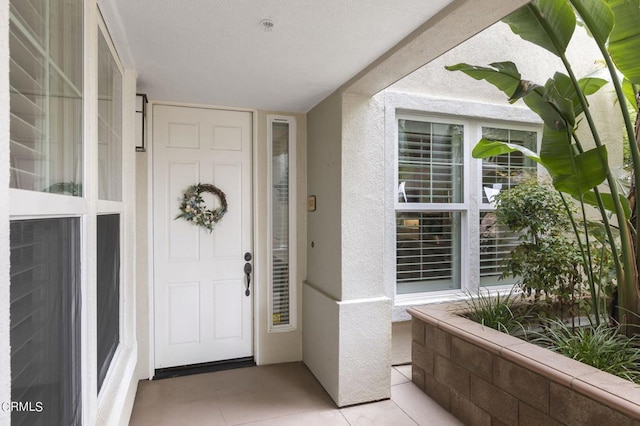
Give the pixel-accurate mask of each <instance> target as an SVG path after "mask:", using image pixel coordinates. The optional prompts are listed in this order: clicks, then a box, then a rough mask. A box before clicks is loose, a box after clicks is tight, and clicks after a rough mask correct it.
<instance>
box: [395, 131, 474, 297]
mask: <svg viewBox="0 0 640 426" xmlns="http://www.w3.org/2000/svg"><path fill="white" fill-rule="evenodd" d="M463 140H464V127H463V126H462V125H458V124H447V123H435V122H429V121H417V120H407V119H400V120H399V121H398V204H397V206H396V244H397V246H396V279H397V290H396V291H397V293H399V294H402V293H416V292H422V291H435V290H445V289H453V288H460V257H461V251H460V238H461V225H462V213H461V212H460V211H458V210H459V209H452V210H448V209H447V208H446V206H444V207H445V208H443V206H442V204H445V205H446V204H449V205H452V204H456V203H462V202H463V201H464V197H463V188H464V184H463V177H464V173H463V171H464V164H463V161H464V156H463ZM435 204H438V206H434V205H435ZM416 210H418V211H416Z"/></svg>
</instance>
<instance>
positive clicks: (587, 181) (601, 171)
mask: <svg viewBox="0 0 640 426" xmlns="http://www.w3.org/2000/svg"><path fill="white" fill-rule="evenodd" d="M572 168H573V170H566V172H567V174H562V175H556V176H554V177H553V186H555V187H556V189H557V190H558V191H562V192H566V193H568V194H571V195H574V196H576V195H578V196H579V195H583V194H585V193H586V192H588V191H589V190H591V189H593V188H595V187H596V186H598V185H600V184H601V183H602V182H604V180H605V179H606V178H607V148H606V147H605V146H604V145H602V146H599V147H597V148H593V149H590V150H589V151H585V152H583V153H581V154H578V155H576V156H575V157H574V158H573V164H572Z"/></svg>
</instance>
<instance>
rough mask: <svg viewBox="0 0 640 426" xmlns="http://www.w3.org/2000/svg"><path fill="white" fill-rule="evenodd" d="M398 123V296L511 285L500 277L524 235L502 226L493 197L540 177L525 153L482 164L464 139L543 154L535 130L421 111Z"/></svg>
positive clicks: (398, 117)
mask: <svg viewBox="0 0 640 426" xmlns="http://www.w3.org/2000/svg"><path fill="white" fill-rule="evenodd" d="M396 120H397V125H398V127H397V139H396V142H397V146H396V175H395V178H396V180H395V184H396V186H397V188H396V189H397V193H396V195H395V197H396V198H395V200H394V201H395V221H396V223H395V241H396V258H395V266H396V294H397V295H411V294H420V293H425V292H436V291H446V290H467V291H472V292H473V291H476V290H477V288H478V287H487V286H504V285H510V284H513V283H514V282H515V279H514V278H506V279H501V276H502V273H503V271H504V269H505V266H506V261H507V260H508V257H509V254H510V253H511V251H512V250H513V248H514V247H515V246H517V245H518V244H519V243H520V241H519V239H518V238H519V235H518V234H515V233H513V232H510V231H509V229H508V228H507V227H505V226H501V225H499V224H498V223H497V222H496V216H495V205H494V204H493V203H492V200H493V196H494V195H495V194H498V193H500V191H503V190H506V189H509V188H512V187H514V186H516V185H518V184H519V183H520V182H522V181H523V180H524V179H526V178H528V177H530V176H535V175H536V173H537V167H536V163H535V162H533V161H532V160H529V159H528V158H526V157H525V156H524V155H522V154H521V153H520V152H513V153H509V154H502V155H498V156H495V157H492V158H487V159H484V160H476V159H473V158H471V157H470V156H469V151H470V150H471V146H467V145H465V144H466V142H465V141H477V140H479V139H480V138H484V139H489V140H493V141H503V142H509V143H513V144H518V145H521V146H524V147H526V148H528V149H530V150H532V151H537V143H538V132H537V131H536V128H535V127H534V126H529V125H517V124H514V125H513V126H504V127H503V126H500V125H485V124H483V123H482V122H480V121H476V120H472V119H468V120H467V119H464V120H461V119H459V118H456V117H451V118H433V117H432V118H429V117H427V116H420V115H418V114H415V113H406V114H405V113H400V114H397V115H396ZM473 144H474V143H473V142H472V143H471V145H473ZM472 238H473V239H475V241H473V240H471V239H472Z"/></svg>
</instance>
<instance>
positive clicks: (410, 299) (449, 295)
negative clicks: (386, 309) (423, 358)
mask: <svg viewBox="0 0 640 426" xmlns="http://www.w3.org/2000/svg"><path fill="white" fill-rule="evenodd" d="M512 288H513V286H512V285H504V286H492V287H482V288H481V291H483V292H486V291H490V292H497V293H498V294H500V295H506V294H508V293H509V292H510V291H511V289H512ZM469 297H470V293H468V292H466V291H465V290H460V289H456V290H446V291H434V292H425V293H411V294H396V295H395V298H394V301H393V308H392V311H391V322H402V321H409V320H410V319H411V316H410V315H409V314H408V313H407V309H408V308H412V307H415V306H419V305H433V304H438V303H450V302H461V301H464V300H467V299H469Z"/></svg>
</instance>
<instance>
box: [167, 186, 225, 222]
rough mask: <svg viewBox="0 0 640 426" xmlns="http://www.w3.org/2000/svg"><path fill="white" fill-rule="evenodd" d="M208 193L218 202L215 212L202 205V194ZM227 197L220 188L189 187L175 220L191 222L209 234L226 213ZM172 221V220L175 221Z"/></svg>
mask: <svg viewBox="0 0 640 426" xmlns="http://www.w3.org/2000/svg"><path fill="white" fill-rule="evenodd" d="M205 192H208V193H211V194H214V195H216V196H217V197H218V199H219V200H220V207H218V208H217V209H215V210H209V209H207V207H206V206H205V204H204V200H203V199H202V194H203V193H205ZM228 207H229V206H228V204H227V196H226V195H225V194H224V192H222V190H220V188H218V187H216V186H214V185H211V184H208V183H198V184H197V185H191V186H190V187H189V188H187V190H186V191H185V192H184V194H183V197H182V203H181V204H180V211H181V212H182V213H180V214H179V215H178V216H176V218H175V219H180V218H182V219H184V220H186V221H189V222H193V223H194V224H195V225H198V226H202V227H203V228H206V229H208V230H209V232H210V233H211V232H212V231H213V228H214V226H215V225H216V223H218V222H220V220H222V218H223V217H224V215H225V214H226V213H227V211H228ZM175 219H174V220H175Z"/></svg>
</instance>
